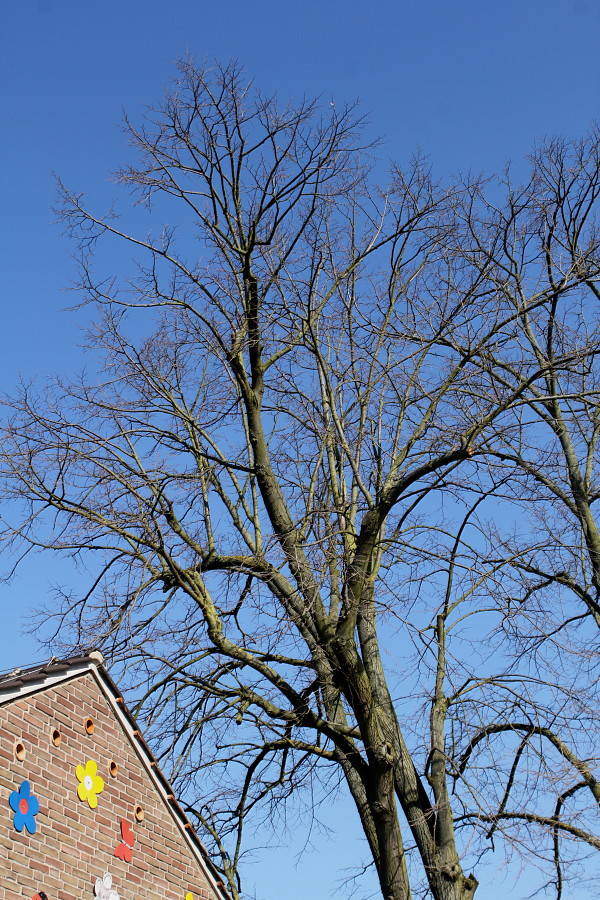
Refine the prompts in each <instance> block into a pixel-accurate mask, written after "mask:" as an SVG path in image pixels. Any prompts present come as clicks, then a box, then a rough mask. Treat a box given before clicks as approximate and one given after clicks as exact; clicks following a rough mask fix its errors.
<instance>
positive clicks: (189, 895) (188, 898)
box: [185, 891, 194, 900]
mask: <svg viewBox="0 0 600 900" xmlns="http://www.w3.org/2000/svg"><path fill="white" fill-rule="evenodd" d="M185 900H194V895H193V894H192V892H191V891H188V892H187V894H186V895H185Z"/></svg>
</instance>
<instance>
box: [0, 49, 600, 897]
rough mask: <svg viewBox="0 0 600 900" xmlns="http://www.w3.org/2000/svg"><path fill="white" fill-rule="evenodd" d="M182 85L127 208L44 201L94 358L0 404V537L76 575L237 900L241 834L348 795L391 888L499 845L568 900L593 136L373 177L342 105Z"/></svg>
mask: <svg viewBox="0 0 600 900" xmlns="http://www.w3.org/2000/svg"><path fill="white" fill-rule="evenodd" d="M179 71H180V77H179V80H178V82H177V83H176V84H175V86H174V89H173V92H172V93H171V95H170V96H169V97H168V98H167V100H166V101H165V103H164V104H163V105H162V106H161V107H159V108H158V109H156V110H154V111H152V112H150V113H149V114H148V117H147V119H146V122H145V124H144V126H143V127H142V128H137V127H135V126H134V125H132V124H131V123H130V122H128V123H127V127H128V129H129V134H130V136H131V140H132V143H133V146H134V148H135V150H136V151H137V153H138V159H139V162H138V163H137V164H136V165H134V166H131V167H129V168H126V169H124V170H123V171H121V172H119V173H118V176H117V180H118V182H119V183H120V184H122V185H125V186H128V187H129V188H130V189H131V191H132V193H133V196H134V198H135V199H136V201H137V205H138V209H137V210H132V211H131V212H130V215H131V217H132V222H131V223H130V225H121V220H120V219H119V218H118V217H117V215H116V214H115V212H114V211H112V210H111V211H110V212H109V213H108V214H106V215H95V214H94V213H93V212H91V211H90V209H88V207H87V205H86V203H85V200H84V198H83V197H82V196H80V195H77V194H74V193H72V192H71V191H69V190H68V189H66V188H64V187H63V188H62V191H63V199H64V206H63V207H62V214H63V216H64V220H65V222H66V226H67V229H68V231H69V232H70V233H71V234H72V235H73V236H74V237H75V238H76V240H77V243H78V247H79V249H80V253H81V281H80V284H79V285H78V287H79V289H80V291H81V296H82V300H83V302H93V303H95V304H96V305H97V307H98V311H99V312H98V320H97V326H96V327H95V329H93V331H92V333H91V335H90V347H92V348H94V350H95V353H96V355H95V356H94V357H93V359H94V360H95V361H97V360H99V362H98V363H97V366H98V373H97V375H96V376H95V377H94V378H91V377H89V376H84V377H83V378H82V379H81V380H80V381H78V382H66V381H64V380H56V381H55V382H54V383H52V384H48V385H45V386H42V387H35V386H27V387H26V388H25V389H23V391H22V392H21V393H20V394H19V396H17V397H14V398H13V399H12V400H10V401H8V406H9V407H10V408H11V415H10V417H9V419H8V421H7V424H6V427H5V429H4V436H3V450H2V467H3V474H4V478H3V496H4V498H5V500H6V510H7V512H6V515H5V531H4V534H5V539H6V541H7V542H12V543H13V544H15V545H17V546H20V547H21V548H22V552H25V553H26V552H27V551H28V549H29V548H44V549H50V550H52V551H55V552H56V551H61V552H63V553H65V554H70V555H72V556H73V557H74V558H75V559H76V560H77V561H80V562H81V564H82V565H84V566H86V567H88V568H89V570H90V572H92V573H93V577H92V579H91V583H90V586H89V590H88V591H87V592H86V593H85V594H83V595H79V594H67V595H65V596H64V597H63V603H62V607H61V609H60V612H59V613H58V619H59V624H60V626H61V628H62V629H63V635H65V640H71V639H72V640H73V641H74V643H75V644H77V645H78V646H85V645H89V644H90V643H92V642H93V643H97V642H100V643H102V644H103V645H104V646H105V647H108V648H109V652H111V653H112V655H113V657H114V659H115V661H118V660H121V661H122V662H123V664H124V666H125V669H124V677H129V678H131V680H132V681H133V682H136V683H137V685H138V699H139V704H138V714H139V715H140V717H143V718H145V719H146V721H147V723H148V725H149V727H150V728H151V729H154V730H155V733H156V738H155V740H156V742H157V747H159V749H161V750H162V751H163V752H164V753H165V754H166V756H168V758H170V759H171V760H172V761H173V767H174V777H176V778H177V777H181V778H183V777H184V776H185V778H186V779H190V777H191V776H194V775H201V776H202V780H201V784H202V788H200V787H197V788H194V784H195V782H194V779H193V777H192V778H191V781H190V782H189V784H188V791H187V794H186V797H187V800H188V802H189V805H190V812H191V814H193V815H195V817H196V819H197V820H198V821H199V822H200V824H201V825H202V826H203V827H204V829H205V830H206V832H207V833H208V834H209V835H211V837H212V839H213V840H214V843H215V845H216V847H217V849H218V850H219V852H220V854H221V860H222V868H223V872H224V874H225V876H226V879H227V881H228V884H229V887H230V890H231V892H232V894H233V896H234V897H235V898H237V897H239V896H240V890H241V888H240V883H239V863H240V858H241V853H242V848H243V846H244V845H243V842H242V836H243V834H244V826H246V825H247V824H248V823H252V822H257V821H258V822H265V821H266V819H267V818H272V817H274V816H277V815H278V814H279V812H280V811H281V810H282V809H284V808H285V807H286V804H287V803H288V802H290V801H291V800H293V799H294V797H296V796H300V795H301V794H299V792H301V789H302V788H303V787H306V786H312V787H313V788H314V787H315V786H316V785H323V784H329V785H333V784H336V783H338V782H339V783H340V784H341V785H343V787H344V789H346V790H348V791H349V793H350V795H351V797H352V799H353V801H354V803H355V806H356V810H357V813H358V816H359V817H360V822H361V824H362V828H363V830H364V834H365V838H366V842H367V845H368V848H369V852H370V856H371V859H372V863H373V864H374V866H375V868H376V871H377V875H378V878H379V883H380V886H381V894H382V897H383V898H385V900H407V898H409V897H411V896H414V895H415V894H416V893H419V892H424V893H425V894H427V895H428V896H432V897H434V898H436V900H459V898H460V900H468V898H470V897H472V896H473V895H474V893H475V891H476V888H477V885H478V879H477V877H476V875H475V874H467V873H468V872H469V870H470V869H471V867H473V870H474V872H476V871H477V864H478V862H479V861H480V860H481V858H482V856H483V854H485V853H486V852H488V851H489V850H490V849H493V848H495V847H496V846H498V847H499V848H504V849H506V850H507V852H510V853H514V852H520V853H521V854H522V856H523V858H524V859H525V860H526V863H527V865H529V866H538V867H539V869H540V872H541V873H542V882H541V884H542V885H545V886H546V887H547V886H548V885H554V889H555V893H556V896H557V897H559V898H560V897H561V896H562V893H563V889H564V888H563V886H564V884H565V883H566V882H565V879H568V878H569V877H576V875H577V871H578V870H577V866H578V865H579V864H581V861H582V860H583V859H584V858H586V857H587V855H588V854H589V853H591V852H595V851H596V850H598V849H600V838H599V837H598V836H597V831H595V829H597V814H598V803H599V802H600V786H599V785H598V783H597V781H596V778H595V774H594V773H595V771H596V768H597V758H596V751H595V743H596V742H597V733H598V714H597V706H598V704H597V700H598V697H597V689H596V681H597V679H596V676H595V666H596V661H595V656H594V653H593V652H591V650H592V647H593V646H595V642H596V641H597V626H598V625H599V624H600V605H599V604H600V596H599V594H598V591H599V590H600V538H599V536H598V534H599V533H598V529H597V527H596V524H595V516H594V503H595V501H596V499H597V496H598V487H597V483H596V478H595V466H596V459H597V453H596V444H597V437H598V431H599V428H600V418H599V414H598V410H599V405H598V385H599V383H600V381H599V373H598V366H597V353H598V347H599V346H600V342H599V340H598V324H597V319H598V314H597V311H596V307H597V300H598V273H599V264H600V253H599V247H598V234H597V230H596V225H595V218H594V216H595V207H596V204H597V196H598V189H599V184H600V161H599V156H598V153H599V151H598V135H597V134H596V133H593V134H592V135H591V136H590V137H589V138H587V139H586V140H584V141H582V142H581V143H580V144H577V145H575V144H573V145H567V144H560V143H557V142H554V143H552V142H550V143H547V144H545V145H543V146H542V147H541V148H540V149H539V151H538V152H536V154H535V155H534V156H533V157H532V160H531V175H530V177H529V180H528V181H527V182H526V183H525V185H524V186H520V187H519V186H515V185H514V184H513V183H512V181H511V177H510V174H509V173H507V174H506V175H505V176H504V177H503V178H501V179H496V180H492V181H490V182H489V183H482V182H480V181H473V180H465V181H462V182H461V181H454V182H453V183H451V184H450V185H449V186H447V187H444V186H442V185H439V184H437V183H435V182H434V181H433V179H432V178H431V175H430V173H429V171H428V167H427V165H426V164H425V163H424V162H423V161H422V160H420V159H416V160H414V161H413V163H412V164H411V165H410V166H408V167H407V168H406V169H404V170H402V169H400V168H399V167H397V166H393V167H392V169H391V174H390V176H389V177H388V178H387V181H386V185H385V187H383V188H382V187H378V186H377V185H376V180H375V177H374V172H375V171H376V169H377V167H378V165H379V163H378V160H377V157H376V155H375V150H374V148H373V146H370V145H369V144H368V142H365V140H364V134H365V128H364V126H363V123H362V122H361V121H360V119H359V118H358V117H357V114H356V110H355V109H353V108H346V109H342V110H339V109H338V108H337V107H336V108H332V107H330V106H326V107H325V108H322V107H321V106H320V104H319V103H309V102H303V103H301V104H300V105H298V106H295V107H293V106H288V107H285V108H283V109H281V108H279V107H278V105H277V103H276V102H275V100H273V99H270V98H265V97H263V96H261V94H260V93H259V92H258V91H257V90H256V89H255V88H254V87H253V86H252V85H248V84H247V83H246V82H245V81H244V78H243V75H242V73H241V72H240V71H239V70H238V69H237V68H236V67H235V66H228V67H223V68H215V69H212V70H198V69H197V68H196V67H194V66H193V65H192V64H191V63H189V62H186V63H183V64H182V65H181V66H180V70H179ZM140 220H143V222H142V224H140ZM165 222H167V223H171V224H164V223H165ZM156 223H159V224H158V226H157V224H156ZM172 223H176V224H172ZM145 227H148V228H149V229H150V230H149V231H147V232H146V231H144V228H145ZM99 239H101V241H100V243H98V242H99ZM104 247H106V249H107V250H108V251H109V256H108V260H105V258H103V257H102V254H101V252H100V251H101V250H102V248H104ZM123 248H127V257H130V256H131V255H132V254H133V255H134V258H135V266H136V268H135V271H134V274H133V276H129V277H127V276H123V277H121V276H119V275H118V274H117V272H118V270H119V268H120V264H119V263H118V260H120V259H123V255H122V254H123ZM114 254H120V255H114ZM123 265H124V263H123ZM94 365H96V362H94ZM19 511H21V512H19ZM73 634H74V637H73ZM211 777H212V782H211ZM211 783H212V784H213V785H214V791H213V792H212V793H209V792H208V788H207V786H208V785H209V784H211ZM197 784H198V785H199V784H200V779H198V781H197ZM190 785H191V786H190ZM194 791H196V793H194ZM572 873H574V874H572ZM544 878H545V879H546V880H545V881H544V880H543V879H544Z"/></svg>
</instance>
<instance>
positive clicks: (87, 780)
mask: <svg viewBox="0 0 600 900" xmlns="http://www.w3.org/2000/svg"><path fill="white" fill-rule="evenodd" d="M75 772H76V774H77V778H78V779H79V784H78V785H77V796H78V797H79V799H80V800H81V801H84V800H87V802H88V804H89V806H90V809H96V807H97V806H98V797H97V794H101V793H102V791H103V790H104V781H103V780H102V778H100V776H99V775H98V774H97V772H98V766H97V765H96V763H95V762H94V760H93V759H90V760H88V761H87V763H86V764H85V769H84V768H83V766H77V768H76V769H75Z"/></svg>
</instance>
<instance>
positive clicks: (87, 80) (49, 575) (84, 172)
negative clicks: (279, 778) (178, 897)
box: [0, 0, 600, 900]
mask: <svg viewBox="0 0 600 900" xmlns="http://www.w3.org/2000/svg"><path fill="white" fill-rule="evenodd" d="M599 35H600V2H599V0H520V2H516V0H502V2H501V3H498V2H492V0H460V2H450V0H420V2H415V0H412V2H407V0H396V2H392V0H371V2H370V3H368V4H367V3H361V2H358V0H347V2H340V0H320V2H315V0H303V2H302V3H298V4H294V3H290V2H287V0H280V2H277V3H276V2H272V0H254V2H253V3H251V4H250V3H242V2H239V0H230V2H229V3H227V4H225V3H218V2H217V3H215V2H213V3H206V2H202V0H170V2H167V0H143V2H142V0H102V2H95V3H92V2H90V0H3V2H2V4H1V8H0V77H1V84H2V86H3V97H2V106H1V115H2V125H3V128H2V133H3V139H2V141H1V143H0V178H1V181H2V184H1V196H2V206H3V217H2V239H1V241H0V271H1V273H2V278H1V281H0V289H1V291H2V294H3V298H2V301H3V302H2V312H3V327H2V329H1V330H0V347H1V351H0V388H1V389H2V390H3V391H6V392H10V391H11V390H12V388H13V387H14V385H15V384H16V382H17V380H18V378H19V377H21V378H23V379H25V380H27V379H29V378H32V377H35V376H43V375H44V374H46V373H50V372H66V371H73V370H77V369H79V368H81V367H82V366H83V365H84V364H85V358H84V354H83V352H82V350H81V346H80V343H81V337H80V329H81V327H82V325H83V324H84V323H85V316H84V314H81V313H69V312H66V311H65V307H67V306H68V305H69V303H70V302H71V297H70V296H69V294H68V293H65V288H66V287H67V286H68V284H69V281H70V280H71V279H72V278H73V277H74V276H75V268H74V264H73V262H72V260H71V259H70V252H71V248H70V247H69V244H68V242H67V241H66V239H65V238H64V237H62V235H61V232H60V228H59V227H58V226H57V225H56V224H54V222H53V220H54V218H55V216H54V214H53V213H52V206H53V204H54V201H55V189H54V184H53V179H52V173H53V172H55V173H57V174H58V175H60V176H61V178H63V180H64V181H65V182H66V183H67V184H68V185H69V186H71V187H73V188H75V189H79V190H84V191H89V192H90V193H91V194H92V195H93V196H94V197H96V198H97V199H98V201H99V202H100V203H101V204H103V205H106V204H107V203H108V201H109V199H110V197H111V195H112V192H113V186H112V185H111V183H110V180H109V175H110V172H111V170H112V169H114V168H116V167H117V166H118V165H119V164H120V163H121V162H122V161H123V160H124V158H125V157H126V154H127V147H126V139H125V137H124V135H123V133H122V131H121V129H120V126H119V121H120V116H121V110H122V109H125V110H127V112H128V113H129V114H130V115H131V117H132V118H133V119H134V120H135V119H136V118H137V117H138V116H139V114H140V112H141V110H142V107H143V105H144V104H146V103H148V104H151V103H154V102H157V101H158V100H159V99H160V97H161V95H162V93H163V90H164V88H165V86H166V85H167V84H168V82H169V80H170V78H171V77H172V75H173V73H174V63H175V60H176V59H177V57H179V56H182V55H186V54H191V55H193V56H194V57H196V58H197V59H200V60H201V59H203V58H205V59H207V60H209V61H210V60H211V59H214V58H217V59H220V60H223V61H226V60H228V59H230V58H235V59H238V60H239V61H240V62H242V63H243V64H244V65H245V66H246V68H247V72H248V74H249V75H251V76H253V77H254V78H255V79H256V80H257V82H258V84H259V86H260V87H261V88H262V89H263V90H264V91H265V92H267V93H277V94H278V95H279V96H280V97H281V99H282V100H287V99H293V98H300V97H301V96H302V95H304V94H306V95H309V96H310V95H315V94H317V95H322V96H323V97H325V98H327V99H328V100H332V101H333V102H335V103H340V104H342V103H343V102H344V101H352V100H355V99H359V100H360V101H361V104H362V107H363V109H364V111H365V112H366V113H367V114H368V115H369V117H370V126H369V128H370V133H371V134H372V135H373V136H381V137H383V138H384V139H385V143H384V144H383V147H382V150H381V153H382V156H383V158H385V157H389V158H396V159H399V160H400V161H403V160H406V159H407V158H408V157H409V156H410V155H411V154H412V153H413V152H414V151H415V150H416V149H417V148H418V147H420V148H421V149H422V150H423V151H424V152H425V153H426V154H427V155H429V157H430V158H431V161H432V163H433V166H434V169H435V170H436V171H437V173H438V174H439V175H440V176H443V175H444V174H446V173H449V172H454V171H457V170H467V169H472V170H476V171H480V170H484V171H493V170H497V169H498V168H500V167H502V166H503V165H504V163H505V162H506V161H507V160H508V159H513V160H514V161H515V163H516V164H517V165H518V166H519V165H521V164H522V160H523V157H524V155H525V154H526V153H527V151H528V150H529V149H530V148H531V147H532V146H533V144H534V142H535V141H536V140H537V139H539V138H540V137H542V136H543V135H548V134H563V135H565V136H567V137H576V136H578V135H580V134H582V133H583V132H585V131H586V129H587V127H588V125H589V123H590V122H591V120H593V119H594V118H598V117H600V110H599V100H600V56H599V54H598V37H599ZM77 578H78V575H77V573H76V572H75V571H74V569H73V568H72V567H71V566H70V565H69V564H68V563H61V564H60V565H58V564H56V563H53V562H52V561H51V560H44V561H40V560H39V559H35V560H31V561H30V563H28V564H26V565H25V566H24V567H23V569H22V571H21V573H20V574H18V575H17V576H16V577H15V578H14V579H13V581H12V583H11V584H10V586H3V587H0V603H1V604H2V628H1V629H0V668H2V669H5V668H7V667H9V666H12V665H13V664H15V665H16V664H20V663H24V662H29V661H32V660H35V659H37V658H39V656H40V655H41V651H40V648H39V645H38V644H37V642H36V639H35V638H34V637H33V636H31V635H28V634H26V633H23V628H24V627H26V619H25V617H26V616H27V614H28V612H29V611H30V610H31V609H32V608H33V607H35V605H36V604H37V603H39V602H43V601H44V600H45V599H46V598H48V596H49V594H50V590H51V585H52V583H54V582H57V581H60V582H62V583H65V584H66V583H74V582H75V581H76V579H77ZM351 815H352V814H351V812H350V811H349V810H346V809H345V808H344V807H343V806H341V807H335V809H333V808H332V809H331V810H330V817H331V824H332V825H334V826H335V824H336V822H338V821H340V820H341V819H342V818H343V819H348V818H351ZM316 840H317V843H318V841H319V839H318V838H317V839H316ZM335 840H337V842H338V843H337V845H336V844H335V843H334V845H333V847H335V846H342V845H343V850H344V852H341V851H340V854H339V855H340V856H342V857H343V856H347V855H348V848H350V856H351V857H352V859H353V860H354V859H355V858H356V856H358V853H359V851H358V844H357V843H356V841H357V838H356V836H355V835H354V834H353V833H352V831H351V830H345V829H341V830H338V836H337V838H335ZM355 846H356V848H357V850H356V853H354V851H353V850H352V848H353V847H355ZM298 849H299V848H297V847H295V848H294V849H293V850H292V851H291V853H290V855H289V856H280V855H279V854H277V856H278V860H279V861H278V864H277V867H274V864H273V854H271V859H270V861H269V867H270V868H269V867H267V866H262V867H261V866H257V867H256V870H255V874H253V875H252V877H256V882H257V893H258V895H259V896H260V897H264V898H265V900H270V898H271V897H275V896H276V895H279V894H280V893H281V886H282V883H285V895H286V900H295V898H296V897H298V898H300V897H301V896H302V897H303V898H306V897H307V896H309V895H310V896H311V897H315V898H321V897H322V898H326V897H328V896H330V895H332V894H333V892H334V888H335V884H336V878H337V875H336V873H335V869H334V867H331V866H328V865H326V863H325V861H324V860H323V858H322V857H320V856H319V855H318V854H316V855H311V854H309V855H308V856H307V857H305V858H304V861H303V862H302V864H301V866H300V868H299V869H298V870H297V871H296V870H293V869H292V875H291V877H290V875H289V869H288V870H286V868H285V867H286V865H289V864H290V863H291V862H292V861H293V859H294V855H295V854H296V853H297V851H298ZM332 849H333V848H332ZM334 855H337V854H335V853H334ZM286 871H287V874H284V873H286ZM505 891H506V888H503V889H502V890H501V893H503V892H505ZM520 891H521V893H519V896H525V894H526V891H525V890H524V889H523V884H521V887H520ZM495 896H500V893H499V894H497V895H496V894H494V893H493V892H490V891H489V890H488V891H486V897H488V898H493V897H495ZM571 896H573V897H575V895H574V894H573V895H571Z"/></svg>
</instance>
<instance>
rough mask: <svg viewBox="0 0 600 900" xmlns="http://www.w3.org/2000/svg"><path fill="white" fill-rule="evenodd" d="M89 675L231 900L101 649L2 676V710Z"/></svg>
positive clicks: (195, 852)
mask: <svg viewBox="0 0 600 900" xmlns="http://www.w3.org/2000/svg"><path fill="white" fill-rule="evenodd" d="M89 674H91V675H92V676H93V678H94V680H95V681H96V683H97V684H98V686H99V688H100V690H101V692H102V694H103V695H104V696H105V698H106V700H107V701H108V703H109V705H110V707H111V709H112V711H113V713H114V714H115V717H116V718H117V719H118V721H119V722H120V724H121V726H122V727H123V730H124V732H125V734H126V735H127V737H128V738H129V741H130V743H131V745H132V747H133V749H134V752H135V753H136V754H137V756H138V758H139V759H140V762H141V763H142V765H143V767H144V769H145V770H146V772H147V774H148V775H149V777H150V779H151V781H152V782H153V784H154V786H155V788H156V789H157V791H158V793H159V794H160V796H161V799H162V800H163V803H164V805H165V806H166V807H167V808H168V810H169V812H170V814H171V816H172V818H173V819H174V821H175V823H176V825H177V827H178V830H179V831H180V833H181V835H182V837H183V839H184V841H185V842H186V844H187V845H188V846H189V848H190V849H191V851H192V853H193V855H194V856H195V858H196V859H197V860H198V862H199V864H200V867H201V869H202V870H203V871H204V873H205V875H206V878H207V880H208V882H209V884H211V885H212V887H213V889H214V890H215V892H216V893H217V894H220V895H221V897H222V898H223V900H231V898H230V896H229V894H228V893H227V891H226V889H225V885H224V884H223V881H222V878H221V874H220V872H219V871H218V869H217V868H216V866H215V864H214V863H213V862H212V860H211V858H210V856H209V855H208V852H207V850H206V848H205V847H204V844H203V843H202V841H201V840H200V838H199V837H198V835H197V834H196V832H195V830H194V827H193V825H192V823H191V822H190V820H189V819H188V817H187V816H186V814H185V812H184V811H183V809H182V808H181V806H180V805H179V803H178V802H177V800H176V799H175V794H174V792H173V788H172V787H171V785H170V784H169V782H168V780H167V779H166V777H165V776H164V775H163V773H162V772H161V770H160V767H159V765H158V762H157V760H156V759H155V757H154V755H153V753H152V751H151V750H150V747H149V746H148V744H147V743H146V741H145V740H144V738H143V736H142V734H141V732H140V730H139V728H138V725H137V722H136V720H135V718H134V716H133V715H132V713H131V712H130V711H129V709H128V708H127V705H126V704H125V701H124V699H123V697H122V695H121V692H120V691H119V689H118V687H117V685H116V684H115V682H114V681H113V679H112V678H111V677H110V675H109V674H108V671H107V669H106V666H105V665H104V657H103V656H102V654H101V653H100V651H99V650H92V651H90V652H89V653H88V654H85V655H82V656H73V657H70V658H68V659H64V660H59V659H56V658H54V657H53V658H52V659H50V660H49V661H48V662H45V663H38V664H37V665H33V666H28V667H26V668H23V669H20V668H19V669H12V670H11V671H7V672H4V673H0V707H2V706H5V705H6V704H8V703H11V702H13V701H14V700H17V699H19V698H21V697H25V696H28V695H30V694H35V693H39V692H41V691H45V690H47V689H48V688H51V687H56V686H57V685H59V684H62V683H64V682H66V681H71V680H72V679H74V678H81V677H82V676H84V675H89Z"/></svg>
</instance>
